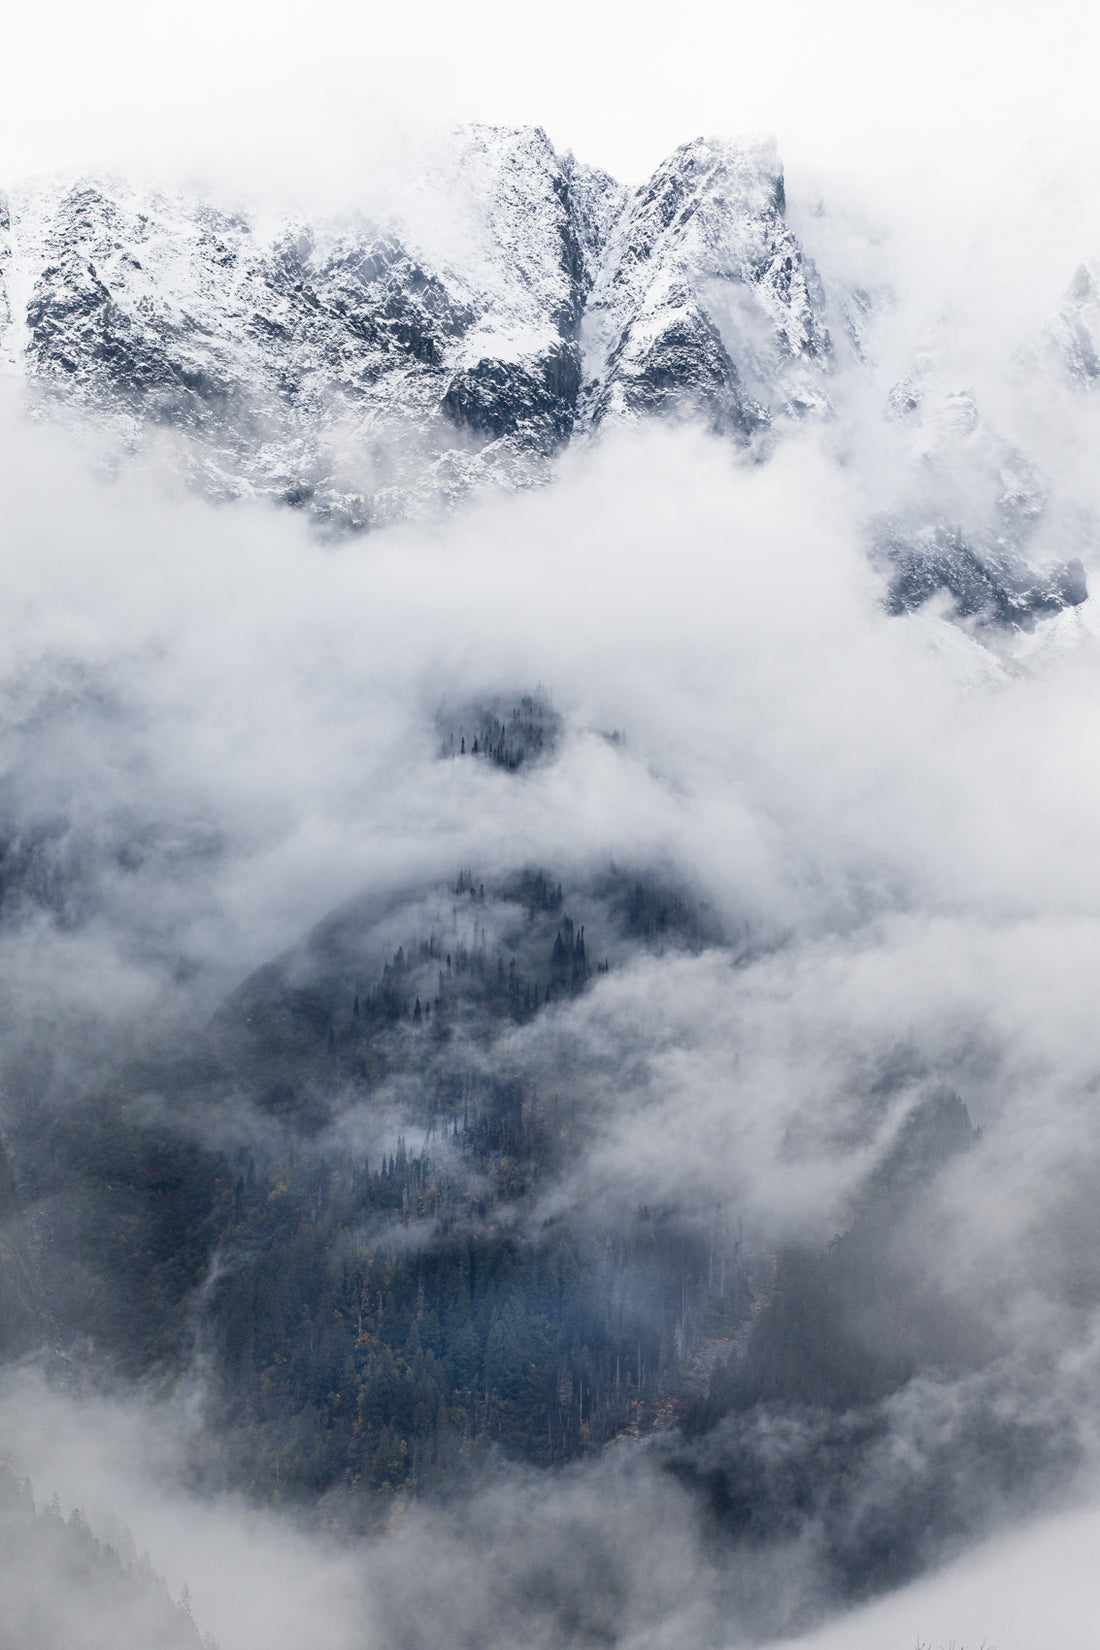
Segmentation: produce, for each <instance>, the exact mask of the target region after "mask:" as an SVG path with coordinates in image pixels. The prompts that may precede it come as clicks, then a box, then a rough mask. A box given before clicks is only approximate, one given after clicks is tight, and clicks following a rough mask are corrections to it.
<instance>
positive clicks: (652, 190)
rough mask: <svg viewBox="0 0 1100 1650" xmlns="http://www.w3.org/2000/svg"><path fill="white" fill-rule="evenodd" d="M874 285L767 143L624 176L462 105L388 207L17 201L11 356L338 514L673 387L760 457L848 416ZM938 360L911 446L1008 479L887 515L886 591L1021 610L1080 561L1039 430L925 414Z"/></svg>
mask: <svg viewBox="0 0 1100 1650" xmlns="http://www.w3.org/2000/svg"><path fill="white" fill-rule="evenodd" d="M1095 305H1096V300H1095V287H1093V286H1090V285H1089V280H1088V279H1086V277H1085V276H1079V277H1078V279H1077V282H1076V283H1075V285H1074V287H1073V289H1072V292H1071V294H1070V297H1069V298H1068V299H1067V306H1066V309H1065V311H1064V312H1063V314H1062V315H1061V316H1060V317H1059V318H1058V319H1057V321H1056V323H1055V326H1054V329H1053V332H1052V337H1055V336H1056V338H1057V342H1058V345H1059V347H1060V349H1061V353H1062V358H1063V360H1064V362H1065V370H1066V372H1067V373H1068V374H1070V375H1073V376H1075V377H1076V379H1077V381H1078V382H1080V381H1081V380H1085V379H1088V380H1090V381H1091V378H1092V377H1094V376H1095V372H1094V365H1095V359H1096V356H1095V350H1094V347H1093V340H1094V330H1095V329H1094V320H1095V314H1094V312H1095ZM863 307H864V305H863V304H862V295H861V294H860V293H858V292H856V293H847V292H837V293H830V294H827V293H826V291H825V289H824V286H823V283H822V281H821V279H820V278H819V276H818V274H817V271H816V269H815V266H814V262H813V260H812V258H811V257H810V256H809V255H808V254H807V252H806V250H805V249H804V248H803V246H802V245H801V244H800V242H799V240H798V238H797V236H796V235H795V234H794V232H793V231H792V229H791V227H790V225H789V223H788V221H787V216H786V201H785V190H784V180H783V174H782V169H781V167H780V164H779V161H778V158H777V156H776V154H775V152H774V149H772V148H771V147H769V146H767V145H759V144H757V145H735V144H731V143H727V142H719V141H716V140H703V139H699V140H696V141H695V142H691V143H687V144H685V145H683V146H682V147H681V148H679V149H677V150H676V151H675V152H674V153H673V154H672V155H670V156H669V157H668V159H667V160H665V161H664V162H663V163H662V164H661V165H660V166H659V167H658V168H657V170H656V172H655V173H654V174H653V176H652V178H650V179H649V180H648V181H647V182H646V183H644V184H643V185H642V186H641V187H640V188H638V189H636V190H630V189H627V188H625V187H624V186H622V185H621V184H618V183H616V182H615V181H614V180H613V179H612V178H610V177H608V176H607V175H606V174H604V173H602V172H599V171H596V170H594V169H592V168H590V167H585V166H582V165H580V164H579V163H577V162H576V161H575V160H574V159H573V157H572V156H570V155H566V156H559V155H557V154H556V153H555V151H554V149H553V148H552V146H551V144H550V142H549V140H548V139H547V137H546V135H545V134H544V133H543V132H542V131H541V130H539V129H537V128H518V129H507V128H491V127H485V126H468V127H464V128H461V129H459V130H458V131H456V132H455V133H454V134H453V135H452V137H451V139H450V141H449V143H448V145H447V146H446V148H445V150H444V152H443V153H441V154H440V155H439V156H438V157H437V159H436V160H435V162H434V163H433V164H432V165H430V166H429V167H428V168H427V169H426V170H425V171H424V172H423V173H422V175H421V176H420V177H418V178H417V179H416V181H415V182H414V183H413V184H412V185H411V186H410V187H407V188H406V189H405V190H404V191H403V192H402V193H401V195H400V198H399V199H398V200H396V201H395V203H394V208H393V211H392V213H391V214H390V216H389V218H388V221H386V222H381V223H379V222H367V221H365V220H363V219H360V220H351V219H344V220H342V221H339V222H336V221H328V222H314V223H310V222H306V221H303V220H301V219H291V218H283V219H282V220H281V221H279V222H277V223H275V224H274V225H271V224H268V223H267V222H265V221H264V220H263V219H262V217H261V216H260V215H258V214H257V215H256V216H255V217H250V216H246V215H243V214H241V213H238V212H227V211H225V210H219V209H217V208H216V207H214V206H213V205H211V204H209V203H207V202H203V201H199V200H195V199H186V198H183V197H182V196H179V195H174V194H167V193H164V192H160V191H158V190H156V189H153V188H144V187H138V186H136V185H134V184H133V183H122V182H117V181H113V180H104V179H88V178H81V179H75V180H74V179H66V180H54V181H52V182H48V183H44V182H37V183H30V184H26V185H23V186H21V187H18V188H15V189H13V190H12V191H11V193H10V196H9V197H8V198H7V199H6V200H4V201H3V202H2V203H0V368H2V370H4V371H6V372H8V373H9V374H13V375H15V376H16V377H17V378H19V379H20V380H22V382H23V385H24V388H25V394H26V398H27V400H28V402H29V403H30V405H31V407H32V409H33V410H35V411H37V412H43V411H45V410H47V409H52V410H54V411H58V410H60V411H62V412H63V413H64V416H65V417H66V419H67V420H69V421H70V422H72V423H75V424H76V425H77V426H78V427H79V426H81V425H82V424H86V425H89V426H90V427H91V428H92V429H93V430H94V431H95V432H96V433H97V436H99V437H100V438H102V436H103V434H104V432H107V434H108V436H109V439H110V440H111V441H112V442H113V443H114V445H115V449H116V451H118V452H120V453H121V452H125V451H129V450H134V449H139V450H145V449H146V448H147V447H148V445H149V444H150V443H156V442H158V441H159V442H160V443H161V444H163V445H165V446H167V447H169V448H170V449H171V450H172V451H173V452H174V453H175V454H176V455H178V456H180V457H181V459H182V462H183V465H184V467H185V469H186V470H187V472H188V474H189V475H190V477H191V479H192V480H193V481H194V482H195V483H196V484H197V485H198V486H199V487H200V488H201V489H202V490H203V491H204V492H206V493H207V494H209V495H212V496H214V497H221V498H232V497H240V496H260V497H267V498H271V499H274V500H279V501H282V502H285V503H288V504H291V505H296V506H299V507H302V508H305V509H307V510H308V511H310V512H311V514H312V515H313V516H314V517H315V518H316V519H317V520H318V521H319V522H321V523H322V524H325V525H326V526H328V527H330V528H332V529H337V530H341V531H344V530H352V531H357V530H362V529H364V528H368V527H371V526H375V525H379V524H382V523H385V522H387V521H392V520H395V519H398V518H400V517H403V516H407V515H409V514H410V513H416V512H418V511H421V510H424V509H428V508H436V507H438V506H439V505H441V504H443V505H445V504H449V503H453V502H457V501H459V500H460V499H462V498H465V497H468V496H470V495H471V494H475V493H477V492H479V491H481V490H484V489H486V488H488V487H492V486H500V485H503V486H510V487H520V486H529V485H532V484H534V483H536V482H538V481H541V480H543V479H545V478H546V476H547V475H548V474H549V470H550V466H551V463H552V460H553V457H554V454H555V453H556V452H557V451H559V450H560V448H561V447H562V446H563V445H564V444H565V443H567V442H569V441H570V440H575V439H577V438H583V437H585V436H588V435H590V434H591V433H592V432H594V431H595V430H596V429H597V428H598V427H600V426H601V425H606V424H608V423H615V422H621V421H623V420H631V419H637V418H639V417H643V416H649V415H653V414H662V415H665V416H669V415H674V416H690V417H696V418H702V419H703V420H704V421H705V422H706V424H707V425H708V426H709V427H710V428H711V429H713V430H714V431H716V432H718V433H719V434H721V435H723V436H725V437H727V438H729V439H730V440H731V441H733V442H735V443H737V444H738V445H739V446H741V447H743V448H745V449H746V451H747V453H748V454H749V455H750V457H752V458H759V457H763V456H766V452H767V450H768V446H769V444H770V442H771V441H773V440H774V439H778V438H781V435H782V431H783V429H784V427H786V426H788V425H789V424H791V423H792V422H795V421H799V420H803V419H805V418H807V417H811V418H830V417H833V416H834V414H835V411H836V407H835V399H836V387H837V382H838V376H839V375H838V373H837V370H836V368H837V364H838V361H839V362H840V363H841V364H844V365H846V366H848V367H851V366H852V365H853V363H856V364H857V365H858V355H859V350H858V349H853V347H852V343H851V341H850V332H851V328H850V325H849V324H848V323H849V321H850V318H851V316H852V315H853V314H854V313H856V312H857V311H862V309H863ZM830 322H832V325H830ZM918 377H919V372H918V371H917V370H916V369H915V372H914V377H913V379H912V382H909V381H907V383H906V384H903V385H902V386H900V387H899V388H898V390H897V392H896V393H895V395H894V396H893V397H892V398H891V401H890V405H889V407H888V408H887V409H885V410H886V412H887V413H888V414H892V415H893V416H894V417H895V418H896V419H897V420H900V421H902V422H904V421H905V420H908V421H909V423H910V424H911V425H912V426H913V427H914V429H915V430H916V431H917V433H916V435H914V436H913V438H912V444H913V447H914V452H915V454H916V462H917V467H918V470H919V471H920V474H921V475H922V476H923V475H924V474H925V471H926V469H927V465H928V448H929V445H930V443H932V444H935V442H938V443H939V451H940V454H941V457H940V458H939V459H937V460H936V462H937V463H938V464H939V467H940V469H941V470H945V471H946V470H948V469H950V462H951V461H953V459H954V458H957V457H958V455H959V454H960V453H961V454H962V456H963V459H964V460H965V458H966V445H967V443H968V442H969V445H970V447H971V448H973V449H975V451H977V449H979V448H980V449H981V454H982V462H983V463H985V464H986V466H987V468H988V464H989V463H990V462H993V460H992V459H990V457H989V455H990V454H991V453H993V454H994V457H995V459H996V463H997V464H999V465H1000V467H1001V469H1002V470H1004V471H1005V474H1006V475H1007V476H1008V477H1009V479H1008V480H1007V481H1006V483H1005V487H1004V488H1003V489H1002V492H1003V495H1004V498H1008V499H1009V500H1010V504H1005V503H1004V500H1003V499H1002V502H1001V503H1000V504H999V505H997V506H996V509H995V510H994V511H993V514H992V515H991V517H990V519H989V521H988V522H983V523H979V524H978V525H977V526H976V527H975V528H973V529H968V530H967V531H966V532H965V533H963V532H960V529H959V526H958V523H957V521H955V522H953V523H950V524H949V523H945V522H944V521H941V520H940V519H938V517H937V514H936V509H935V503H934V500H935V493H936V489H935V488H933V489H932V499H933V502H932V505H931V506H929V507H928V508H925V509H923V510H921V509H918V510H916V511H915V512H914V510H913V509H911V508H907V509H906V510H904V511H902V512H901V514H900V515H899V516H898V517H897V518H896V519H893V518H892V519H891V520H890V521H889V522H887V523H880V524H879V526H878V528H877V529H876V543H877V548H878V553H879V554H880V556H882V557H883V558H884V561H885V563H886V565H887V567H888V570H889V571H888V577H889V578H890V580H891V581H892V582H891V600H892V601H893V602H894V604H895V605H896V606H899V607H914V606H917V605H919V604H920V603H921V602H923V601H924V600H926V599H927V597H928V596H929V595H930V594H932V593H934V592H935V591H937V590H941V589H947V590H948V591H949V592H950V594H951V596H952V597H953V598H954V600H955V602H956V604H957V607H958V610H959V612H960V613H961V614H963V615H979V616H980V615H982V614H990V615H991V616H992V617H993V618H994V619H995V620H997V621H998V622H1002V623H1003V622H1008V623H1022V624H1025V625H1026V624H1027V623H1029V622H1032V621H1033V618H1034V616H1035V614H1040V613H1045V612H1048V611H1053V610H1055V609H1057V608H1059V607H1062V606H1065V605H1067V604H1072V603H1073V602H1076V601H1079V600H1082V599H1083V596H1084V585H1083V577H1082V576H1081V574H1080V569H1079V566H1078V567H1073V568H1069V569H1067V568H1066V567H1065V566H1061V565H1060V566H1057V567H1053V568H1052V567H1047V568H1044V569H1042V570H1038V571H1036V570H1034V569H1032V568H1030V567H1029V566H1028V564H1027V561H1026V558H1025V548H1024V547H1025V542H1026V539H1027V537H1028V535H1029V533H1030V532H1031V530H1032V526H1033V523H1034V521H1035V519H1037V517H1038V516H1039V515H1041V513H1042V499H1041V488H1040V487H1039V486H1038V484H1037V483H1035V482H1034V480H1033V478H1032V476H1031V474H1030V471H1029V469H1028V463H1027V460H1026V458H1025V457H1024V455H1022V454H1019V453H1016V452H1015V451H1014V450H1011V449H1010V448H1009V447H1007V446H1005V444H1004V443H1001V445H1000V446H999V447H998V444H997V439H996V438H995V436H993V435H991V434H981V435H979V436H975V434H974V428H973V421H972V420H971V423H970V424H969V425H968V427H967V428H966V429H965V430H961V432H960V429H958V428H955V427H954V426H957V425H958V424H959V417H961V415H960V414H959V411H958V409H959V406H961V405H962V401H961V400H959V397H958V395H957V394H956V402H957V404H954V403H951V396H952V394H955V393H956V392H955V388H954V387H953V386H950V385H948V387H947V391H946V392H945V394H946V399H945V396H944V395H941V398H940V405H939V411H937V412H934V413H930V412H929V410H928V409H929V408H930V407H932V406H933V404H934V403H935V398H936V393H937V392H936V386H932V389H931V391H930V390H929V387H928V386H927V385H924V384H921V385H920V386H919V387H916V386H917V379H918ZM942 388H943V386H940V389H941V390H942ZM960 393H961V394H962V400H963V401H964V400H965V393H964V392H960ZM944 406H946V407H947V410H948V411H949V412H950V411H953V413H954V415H956V416H955V418H954V426H953V425H952V423H951V419H949V418H946V415H945V414H944V412H943V408H944ZM977 416H978V415H977V413H976V411H975V414H974V417H975V418H977ZM963 422H964V423H965V422H966V420H964V421H963ZM953 429H954V433H952V430H953ZM929 430H932V431H933V435H932V436H930V435H929ZM945 432H946V433H945ZM956 438H957V439H956ZM1002 449H1003V450H1002ZM945 455H946V456H945ZM1013 477H1015V484H1014V483H1013V480H1012V478H1013ZM1021 478H1022V479H1021ZM1014 485H1015V491H1013V486H1014ZM998 512H999V513H998ZM952 535H954V536H952Z"/></svg>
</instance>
